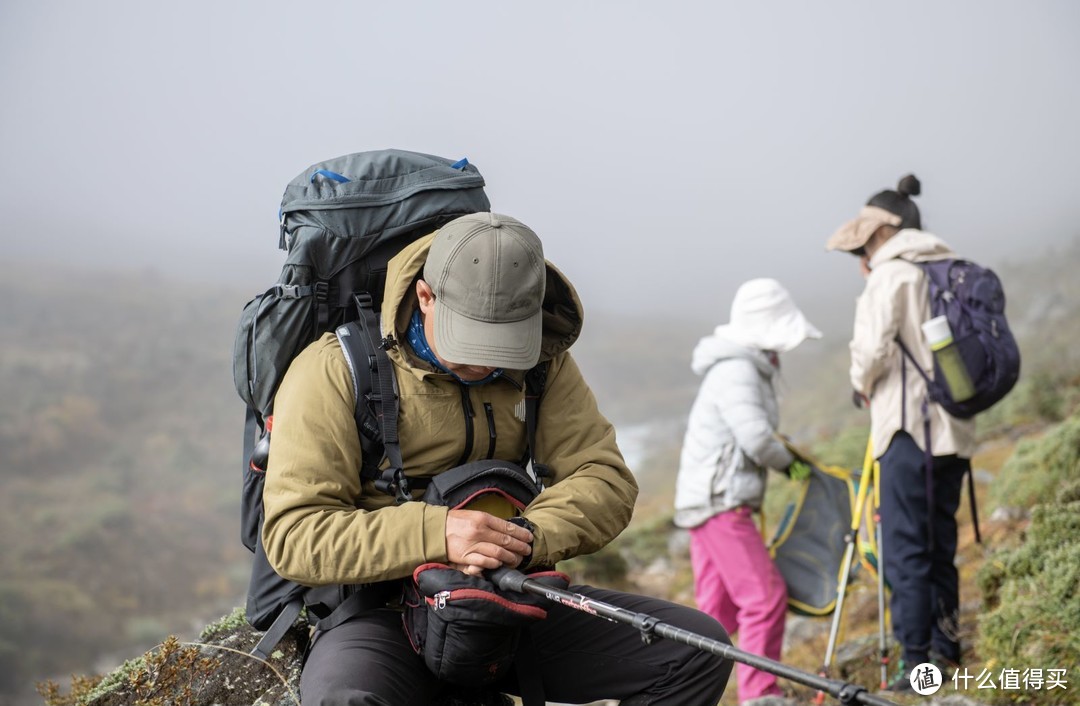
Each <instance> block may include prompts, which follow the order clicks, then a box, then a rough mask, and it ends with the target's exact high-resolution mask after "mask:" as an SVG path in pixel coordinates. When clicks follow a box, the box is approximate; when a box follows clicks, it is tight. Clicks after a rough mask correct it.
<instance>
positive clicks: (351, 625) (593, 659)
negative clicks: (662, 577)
mask: <svg viewBox="0 0 1080 706" xmlns="http://www.w3.org/2000/svg"><path fill="white" fill-rule="evenodd" d="M570 590H572V591H574V592H575V593H582V594H585V595H587V596H589V597H592V598H595V599H596V600H599V601H603V602H605V603H609V604H611V605H616V606H619V607H622V608H625V609H627V610H631V611H634V612H639V613H647V614H648V615H651V616H653V617H655V618H657V619H659V620H661V621H663V622H665V623H669V624H671V625H675V626H677V627H681V628H685V629H687V630H690V631H691V632H695V633H698V634H699V635H704V636H706V637H709V638H712V639H714V640H721V641H723V642H725V643H728V642H729V640H728V636H727V634H726V633H725V632H724V629H723V628H722V627H721V626H720V624H719V623H718V622H717V621H715V620H713V619H712V618H711V617H709V616H708V615H706V614H704V613H702V612H700V611H697V610H694V609H692V608H688V607H686V606H682V605H678V604H675V603H669V602H667V601H662V600H659V599H656V598H649V597H645V596H637V595H633V594H627V593H620V592H616V591H609V590H604V589H599V588H593V587H587V586H571V588H570ZM529 629H530V632H531V633H532V641H533V645H534V650H535V652H534V654H533V660H534V661H533V664H532V665H531V667H530V668H531V669H535V670H539V673H540V677H541V681H542V683H543V689H544V698H545V699H546V700H547V701H554V702H560V703H588V702H591V701H599V700H603V699H616V700H618V701H620V703H622V704H623V706H631V705H632V704H652V705H653V706H715V704H716V703H717V702H719V700H720V697H721V695H722V694H723V693H724V687H725V686H726V685H727V681H728V675H729V674H730V673H731V666H732V665H731V662H730V661H728V660H723V659H721V658H720V657H717V656H716V655H713V654H711V653H708V652H704V651H702V650H699V649H697V648H693V647H689V646H687V645H683V644H681V643H678V642H673V641H670V640H666V639H660V638H658V639H656V640H654V641H653V642H652V643H651V644H648V645H646V644H645V643H644V642H643V641H642V640H641V637H640V635H639V633H638V632H637V630H635V629H634V628H633V627H632V626H630V625H626V624H623V623H614V622H611V621H608V620H605V619H603V618H599V617H596V616H592V615H588V614H585V613H582V612H581V611H578V610H575V609H572V608H567V607H565V606H561V605H557V604H554V603H553V604H552V605H551V606H550V607H549V608H548V617H547V619H545V620H542V621H539V622H537V623H535V624H533V625H532V626H530V628H529ZM516 670H517V665H515V668H514V669H513V670H511V672H510V676H508V677H507V678H506V679H505V680H504V681H503V682H501V683H499V684H497V685H496V690H498V691H502V692H503V693H509V694H515V695H517V694H519V691H518V689H517V683H516V680H517V678H516ZM444 688H445V687H444V685H442V684H440V683H439V682H438V681H436V679H435V677H434V676H433V675H432V674H431V672H429V671H428V669H427V667H425V666H424V662H423V660H422V659H421V658H420V657H418V656H417V655H416V653H415V652H414V651H413V649H412V647H411V646H410V645H409V641H408V638H407V637H406V636H405V633H404V630H403V629H402V625H401V615H400V614H399V613H397V612H394V611H391V610H378V611H373V612H371V613H367V614H365V615H362V616H359V617H357V618H354V619H353V620H350V621H349V622H346V623H344V624H342V625H340V626H338V627H336V628H333V629H331V630H328V631H326V632H324V633H320V634H318V635H316V636H315V639H314V642H313V644H312V646H311V651H310V653H309V655H308V659H307V662H306V663H305V665H304V672H303V675H302V677H301V682H300V698H301V700H302V701H303V704H304V706H331V705H333V706H344V705H346V704H347V705H348V706H361V705H364V706H367V705H372V706H374V705H375V704H378V705H379V706H414V705H415V706H426V705H427V704H429V703H431V702H432V701H434V700H436V699H437V698H438V697H439V696H440V695H441V693H442V692H443V690H444Z"/></svg>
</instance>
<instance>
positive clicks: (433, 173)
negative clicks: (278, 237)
mask: <svg viewBox="0 0 1080 706" xmlns="http://www.w3.org/2000/svg"><path fill="white" fill-rule="evenodd" d="M483 187H484V178H483V176H481V175H480V172H479V170H477V168H476V167H475V166H473V165H472V164H469V161H468V160H467V159H460V160H457V161H456V162H455V161H452V160H449V159H446V158H445V157H438V156H435V155H429V154H422V153H420V152H409V151H406V150H376V151H370V152H356V153H354V154H349V155H345V156H342V157H337V158H334V159H331V160H327V161H324V162H319V163H317V164H313V165H312V166H310V167H308V168H307V169H305V170H304V171H303V172H301V173H300V174H299V175H297V177H296V178H295V179H293V180H292V181H291V182H289V184H288V185H287V186H286V187H285V193H284V195H283V196H282V199H281V211H280V217H281V225H282V229H283V231H286V232H291V231H292V227H291V226H292V225H293V224H292V223H291V222H290V221H291V219H290V214H295V213H297V212H299V211H305V212H312V211H317V212H318V211H321V212H325V213H321V214H309V216H310V217H311V218H314V219H315V220H317V221H318V222H319V224H320V225H321V226H322V227H324V228H326V229H327V230H329V231H331V232H333V233H334V234H335V235H339V236H342V237H364V236H366V235H370V234H374V233H381V232H383V231H386V230H395V229H402V228H407V227H410V226H411V225H413V224H419V223H422V222H424V221H426V220H428V219H430V218H432V217H434V216H439V215H445V214H446V212H447V203H453V202H454V201H456V200H459V199H461V198H462V197H460V196H454V195H452V194H448V195H447V196H446V198H445V199H434V198H433V199H428V200H425V201H424V202H421V205H422V206H423V208H420V209H419V210H417V209H416V208H410V209H406V210H404V211H403V212H400V213H397V212H395V209H392V208H384V207H386V206H392V205H393V204H395V203H398V202H401V201H404V200H405V199H408V198H409V197H411V196H414V195H416V194H418V193H420V192H423V191H436V190H441V191H448V192H454V191H468V190H474V193H473V195H471V196H468V197H466V198H467V201H468V205H467V206H463V207H462V208H461V209H460V210H459V211H460V213H472V212H475V211H485V210H489V209H490V204H489V202H488V200H487V197H486V196H485V195H484V194H483V191H482V190H483ZM444 201H445V202H446V203H444ZM342 209H348V210H349V212H348V214H346V215H342V216H335V215H334V214H333V213H332V212H334V211H338V210H342Z"/></svg>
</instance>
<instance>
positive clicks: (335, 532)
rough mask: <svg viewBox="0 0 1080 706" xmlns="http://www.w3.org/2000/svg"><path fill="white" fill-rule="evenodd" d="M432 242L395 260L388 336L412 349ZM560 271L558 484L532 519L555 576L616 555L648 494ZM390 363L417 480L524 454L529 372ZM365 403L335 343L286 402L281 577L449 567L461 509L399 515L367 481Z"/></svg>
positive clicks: (548, 350)
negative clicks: (581, 560) (461, 371)
mask: <svg viewBox="0 0 1080 706" xmlns="http://www.w3.org/2000/svg"><path fill="white" fill-rule="evenodd" d="M432 237H433V236H427V237H425V238H422V239H420V240H419V241H417V242H416V243H414V244H412V245H410V246H408V247H407V248H406V249H405V250H403V251H402V252H401V253H399V254H398V256H397V257H395V258H394V259H393V260H391V262H390V265H389V268H388V272H387V283H386V290H385V297H384V302H383V308H382V321H383V335H384V336H385V335H387V334H389V333H390V332H391V331H390V326H389V324H391V323H392V331H393V335H394V338H395V339H396V340H397V341H404V340H406V339H405V336H404V335H403V332H404V331H405V330H406V328H407V326H408V322H409V319H410V317H411V316H412V312H413V310H414V309H415V308H416V294H415V284H414V283H415V279H416V278H417V277H418V275H419V274H420V272H421V271H422V269H423V264H424V262H425V260H426V257H427V253H428V249H429V247H430V244H431V240H432ZM547 267H548V278H547V293H546V295H545V299H544V336H543V345H542V349H541V356H540V357H541V360H548V361H550V364H549V365H550V368H549V373H548V377H547V384H546V386H545V389H544V394H543V397H542V398H541V402H540V412H539V417H538V419H537V437H536V447H537V448H536V458H537V460H538V461H539V462H540V463H543V464H546V465H547V466H549V467H550V468H551V470H552V472H553V474H554V477H553V478H551V479H548V481H547V483H548V487H547V488H546V489H545V490H544V492H542V493H541V494H540V495H539V496H538V497H537V498H536V499H535V500H534V501H533V502H532V503H531V504H530V505H529V507H528V508H527V509H526V511H525V517H526V518H527V519H528V520H530V521H531V522H532V523H533V524H534V525H535V526H536V531H535V533H534V537H535V539H534V541H533V558H532V560H531V561H530V564H553V563H554V562H556V561H559V560H562V559H566V558H569V557H572V556H576V555H579V554H588V553H590V552H594V551H596V550H598V549H600V548H601V547H603V546H604V545H605V544H607V543H608V542H610V541H611V540H612V539H613V538H615V537H616V536H617V535H618V534H619V533H620V532H621V531H622V530H623V529H624V528H625V527H626V525H627V523H628V522H629V521H630V517H631V514H632V512H633V506H634V502H635V500H636V498H637V491H638V489H637V484H636V482H635V480H634V477H633V475H632V474H631V473H630V471H629V470H628V469H627V467H626V464H625V462H624V461H623V458H622V455H621V453H620V452H619V449H618V446H617V445H616V443H615V430H614V428H613V427H612V425H611V424H610V423H609V422H608V421H607V419H605V418H604V416H603V415H602V414H601V413H600V411H599V410H598V409H597V405H596V400H595V398H594V397H593V394H592V392H591V391H590V389H589V386H588V385H587V384H586V383H585V380H584V379H583V378H582V376H581V372H580V371H579V369H578V366H577V364H576V363H575V362H574V360H573V358H572V357H571V356H570V354H569V352H568V349H569V347H570V345H571V344H572V343H573V342H574V340H576V339H577V336H578V334H579V332H580V330H581V324H582V309H581V305H580V302H579V301H578V298H577V294H576V292H575V291H574V289H573V287H572V286H571V285H570V283H569V282H568V281H567V280H566V278H565V277H563V275H562V274H561V273H560V272H558V270H556V269H555V268H554V267H553V266H552V265H551V264H550V263H548V266H547ZM389 356H390V359H391V361H392V362H393V365H394V372H395V376H396V380H397V385H398V390H399V401H400V413H399V417H398V425H399V438H400V441H401V452H402V458H403V461H404V466H405V469H404V470H405V473H406V475H407V476H410V477H426V476H432V475H436V474H438V473H440V472H442V471H445V470H448V469H450V468H452V467H454V466H456V465H457V464H458V462H459V460H460V459H461V458H462V456H463V454H464V453H465V449H466V447H467V446H468V447H469V448H470V451H469V453H468V454H467V455H466V459H467V460H469V461H472V460H477V459H483V458H498V459H503V460H510V461H517V460H519V459H521V458H522V457H523V456H524V454H525V450H526V433H525V421H524V419H525V414H524V385H523V379H524V373H523V372H522V371H506V372H505V373H504V374H503V375H502V376H501V377H499V378H497V379H495V380H494V381H492V382H489V383H487V384H484V385H472V386H465V385H462V384H460V383H459V382H457V381H456V380H455V379H453V378H452V377H451V376H449V375H447V374H445V373H441V372H437V371H436V370H435V369H434V368H432V367H431V366H430V365H428V364H427V363H425V362H422V361H420V360H419V359H418V358H416V357H415V356H414V355H413V354H412V351H411V350H410V349H409V346H408V344H407V343H405V344H401V345H398V346H396V347H394V348H393V349H392V350H390V351H389ZM354 400H355V393H354V392H353V386H352V376H351V374H350V372H349V370H348V367H347V364H346V362H345V357H344V355H343V353H342V352H341V348H340V346H339V345H338V342H337V339H336V337H335V336H334V335H333V334H326V335H324V336H322V338H320V339H318V340H317V341H315V342H314V343H312V344H311V345H309V346H308V347H307V348H306V349H305V350H304V351H303V352H301V354H300V355H299V356H297V358H296V359H295V360H294V361H293V363H292V365H291V366H290V368H289V370H288V372H287V374H286V375H285V378H284V380H283V381H282V383H281V387H280V389H279V391H278V393H277V396H276V398H275V402H274V426H273V433H272V439H271V446H270V459H269V465H268V468H267V473H266V486H265V489H264V492H263V504H264V509H265V513H266V517H265V522H264V525H263V537H262V539H263V545H264V547H265V549H266V555H267V558H268V559H269V560H270V564H271V565H272V566H273V567H274V569H275V570H276V571H277V572H278V573H279V574H280V575H281V576H283V577H285V578H287V579H291V580H293V581H296V582H298V583H301V584H305V585H312V586H314V585H323V584H336V583H345V584H356V583H369V582H374V581H382V580H387V579H395V578H400V577H404V576H407V575H409V574H411V573H412V571H413V569H414V568H416V567H417V566H419V565H420V564H423V563H425V562H430V561H436V562H446V561H447V556H446V516H447V512H448V510H447V508H445V507H436V506H431V505H427V504H424V503H421V502H406V503H404V504H400V505H399V504H395V502H394V499H393V498H392V497H391V496H389V495H386V494H384V493H382V492H380V491H378V490H376V489H375V487H374V485H373V483H372V482H370V481H364V482H361V479H360V460H361V459H360V453H361V452H360V440H359V436H358V434H357V430H356V423H355V421H354V418H353V410H354ZM467 429H471V435H469V434H467V431H466V430H467ZM414 495H415V496H419V493H414Z"/></svg>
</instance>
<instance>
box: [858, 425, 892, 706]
mask: <svg viewBox="0 0 1080 706" xmlns="http://www.w3.org/2000/svg"><path fill="white" fill-rule="evenodd" d="M867 466H869V468H870V472H871V477H872V478H873V479H874V536H875V538H876V542H877V547H875V548H876V550H877V599H878V658H879V659H880V660H881V688H882V689H884V688H886V687H887V686H888V685H889V643H888V639H887V638H886V636H885V548H884V547H883V546H882V538H883V535H882V530H881V466H879V465H878V463H877V461H875V460H874V445H873V440H872V439H871V441H869V442H867V444H866V458H865V459H864V460H863V468H866V467H867Z"/></svg>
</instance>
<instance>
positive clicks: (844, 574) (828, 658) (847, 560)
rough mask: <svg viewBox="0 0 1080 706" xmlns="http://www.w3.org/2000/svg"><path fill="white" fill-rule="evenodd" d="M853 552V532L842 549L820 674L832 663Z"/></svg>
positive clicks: (826, 670)
mask: <svg viewBox="0 0 1080 706" xmlns="http://www.w3.org/2000/svg"><path fill="white" fill-rule="evenodd" d="M854 553H855V537H854V533H852V534H851V535H849V536H848V543H847V548H846V549H845V550H844V564H843V568H842V569H841V570H840V587H839V588H838V589H837V591H836V608H835V609H834V611H833V620H832V626H830V628H829V643H828V645H826V647H825V661H824V662H823V663H822V666H821V674H822V676H825V675H827V674H828V673H829V667H830V666H831V665H832V658H833V650H835V649H836V637H837V635H838V634H839V632H840V621H841V620H842V619H843V613H844V596H846V595H847V584H848V577H849V576H851V557H852V555H854Z"/></svg>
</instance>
